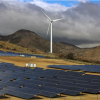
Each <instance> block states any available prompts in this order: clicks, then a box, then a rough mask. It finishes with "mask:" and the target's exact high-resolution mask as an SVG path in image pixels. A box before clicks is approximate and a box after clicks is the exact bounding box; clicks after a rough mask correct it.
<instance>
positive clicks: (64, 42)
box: [60, 42, 78, 48]
mask: <svg viewBox="0 0 100 100" xmlns="http://www.w3.org/2000/svg"><path fill="white" fill-rule="evenodd" d="M60 43H62V44H65V45H69V46H74V47H77V46H75V45H73V44H70V43H66V42H60ZM77 48H78V47H77Z"/></svg>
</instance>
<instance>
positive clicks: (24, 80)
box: [0, 63, 100, 99]
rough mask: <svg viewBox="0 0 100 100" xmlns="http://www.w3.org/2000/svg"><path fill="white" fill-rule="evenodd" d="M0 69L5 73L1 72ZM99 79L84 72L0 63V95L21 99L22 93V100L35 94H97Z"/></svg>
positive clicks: (51, 95)
mask: <svg viewBox="0 0 100 100" xmlns="http://www.w3.org/2000/svg"><path fill="white" fill-rule="evenodd" d="M2 69H4V70H5V71H4V72H3V71H2ZM83 74H84V75H83ZM99 78H100V76H98V75H87V74H85V73H84V72H73V71H67V72H65V71H62V70H53V69H47V70H43V68H34V69H29V68H23V67H19V66H14V65H13V64H9V63H8V64H7V63H0V80H1V81H0V89H1V90H2V91H1V90H0V91H1V94H0V95H2V94H3V93H4V94H5V93H8V94H10V95H14V96H18V97H22V92H23V97H22V98H26V99H28V98H30V97H32V96H34V95H37V94H39V95H43V96H48V97H54V96H56V95H57V94H60V93H63V94H68V95H78V94H79V93H80V92H89V93H98V91H99V90H100V81H99ZM94 81H95V82H94ZM4 87H5V88H4ZM19 87H20V88H19ZM3 88H4V89H3ZM90 90H91V91H90ZM6 91H8V92H6ZM12 91H14V92H12ZM17 92H18V93H17ZM25 94H27V95H25Z"/></svg>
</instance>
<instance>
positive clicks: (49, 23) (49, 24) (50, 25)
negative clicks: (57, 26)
mask: <svg viewBox="0 0 100 100" xmlns="http://www.w3.org/2000/svg"><path fill="white" fill-rule="evenodd" d="M50 26H51V23H49V27H48V31H47V35H48V32H49V28H50ZM47 35H46V36H47Z"/></svg>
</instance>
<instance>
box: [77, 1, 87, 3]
mask: <svg viewBox="0 0 100 100" xmlns="http://www.w3.org/2000/svg"><path fill="white" fill-rule="evenodd" d="M78 1H79V2H83V3H86V2H88V0H78Z"/></svg>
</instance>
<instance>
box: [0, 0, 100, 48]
mask: <svg viewBox="0 0 100 100" xmlns="http://www.w3.org/2000/svg"><path fill="white" fill-rule="evenodd" d="M99 9H100V1H99V0H95V1H93V0H0V35H10V34H13V33H14V32H16V31H18V30H20V29H26V30H30V31H33V32H35V33H36V34H37V35H39V36H40V37H42V38H44V39H46V40H50V31H49V34H48V35H47V36H46V34H47V30H48V26H49V19H48V18H47V17H46V16H45V15H44V14H43V13H42V11H44V12H45V13H46V14H47V15H48V16H49V17H50V18H51V19H52V20H54V19H59V18H65V19H63V20H60V21H57V22H53V41H55V42H66V43H70V44H73V45H76V46H78V47H80V48H90V47H95V46H98V45H100V10H99ZM41 10H42V11H41Z"/></svg>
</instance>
